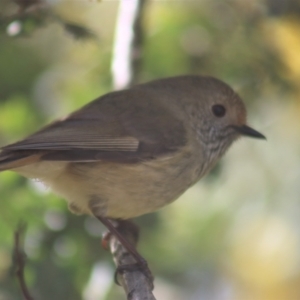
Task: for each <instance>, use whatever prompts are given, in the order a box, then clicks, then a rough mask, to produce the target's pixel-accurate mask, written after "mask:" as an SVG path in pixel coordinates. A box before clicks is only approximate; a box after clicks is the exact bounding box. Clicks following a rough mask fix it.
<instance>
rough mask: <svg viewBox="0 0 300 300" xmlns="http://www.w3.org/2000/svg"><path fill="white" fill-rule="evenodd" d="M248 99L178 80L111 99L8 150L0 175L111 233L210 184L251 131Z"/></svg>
mask: <svg viewBox="0 0 300 300" xmlns="http://www.w3.org/2000/svg"><path fill="white" fill-rule="evenodd" d="M246 115H247V112H246V107H245V105H244V103H243V101H242V99H241V98H240V97H239V96H238V94H237V93H235V92H234V91H233V89H232V88H231V87H230V86H229V85H227V84H226V83H224V82H223V81H221V80H219V79H216V78H214V77H210V76H201V75H182V76H176V77H169V78H162V79H156V80H153V81H150V82H147V83H142V84H138V85H135V86H133V87H130V88H128V89H124V90H120V91H113V92H110V93H107V94H105V95H103V96H100V97H99V98H97V99H95V100H94V101H92V102H90V103H88V104H87V105H85V106H84V107H82V108H81V109H79V110H77V111H75V112H73V113H71V114H70V115H69V116H67V117H65V118H63V119H61V120H57V121H55V122H53V123H51V124H49V125H47V126H46V127H44V128H42V129H41V130H39V131H37V132H35V133H33V134H31V135H29V136H28V137H26V138H25V139H22V140H20V141H17V142H15V143H12V144H9V145H7V146H3V147H2V148H1V152H0V171H6V170H10V171H14V172H17V173H19V174H20V175H22V176H25V177H27V178H34V179H37V180H39V181H41V182H42V183H44V184H45V185H46V186H47V187H49V188H50V189H52V190H53V192H54V193H56V194H58V195H60V196H62V197H63V198H65V199H66V200H67V202H68V204H69V208H70V210H71V211H72V212H74V213H77V214H89V215H93V216H95V217H96V218H98V219H99V220H100V221H101V222H102V223H103V224H104V225H105V226H106V227H107V228H108V229H109V231H110V232H111V233H112V234H114V235H116V236H117V238H118V239H119V240H120V242H121V243H122V244H123V245H124V247H125V248H126V249H128V250H130V252H131V253H132V254H133V256H134V257H135V258H136V260H137V261H141V258H140V256H139V254H138V253H137V251H136V250H135V249H133V247H131V245H130V243H128V242H127V241H126V240H125V239H124V238H123V237H122V235H121V234H120V233H119V232H118V230H116V228H115V226H114V225H113V220H127V219H132V218H135V217H138V216H140V215H144V214H147V213H151V212H154V211H156V210H158V209H160V208H161V207H163V206H165V205H167V204H169V203H171V202H173V201H174V200H176V199H177V198H178V197H179V196H180V195H182V194H183V193H184V192H185V191H186V190H187V189H188V188H189V187H191V186H192V185H194V184H195V183H196V182H198V181H199V180H200V179H201V178H202V177H203V176H204V175H205V174H207V173H208V172H209V171H210V170H211V169H212V168H213V167H214V165H215V164H216V163H217V161H218V160H219V159H220V158H221V157H222V156H223V155H224V153H225V152H226V150H227V149H228V148H229V147H230V146H231V144H232V143H233V142H234V141H235V140H237V139H238V138H239V137H241V136H248V137H253V138H258V139H265V136H264V135H262V134H261V133H259V132H258V131H256V130H254V129H253V128H251V127H249V126H248V125H247V122H246V118H247V116H246Z"/></svg>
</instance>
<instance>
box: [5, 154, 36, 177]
mask: <svg viewBox="0 0 300 300" xmlns="http://www.w3.org/2000/svg"><path fill="white" fill-rule="evenodd" d="M40 156H41V155H40V154H36V153H32V152H28V151H5V150H3V151H2V152H0V172H1V171H5V170H10V169H15V168H20V167H23V166H26V165H29V164H32V163H34V162H37V161H38V160H39V158H40Z"/></svg>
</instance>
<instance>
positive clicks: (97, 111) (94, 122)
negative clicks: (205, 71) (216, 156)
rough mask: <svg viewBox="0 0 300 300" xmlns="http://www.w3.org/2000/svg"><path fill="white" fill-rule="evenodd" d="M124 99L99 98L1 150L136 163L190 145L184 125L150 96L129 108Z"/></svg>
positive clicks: (46, 157) (49, 157)
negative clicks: (155, 105) (141, 103)
mask: <svg viewBox="0 0 300 300" xmlns="http://www.w3.org/2000/svg"><path fill="white" fill-rule="evenodd" d="M123 93H124V91H123ZM115 98H118V97H115ZM123 98H124V97H121V98H120V99H119V100H118V99H115V100H118V104H117V105H116V101H114V98H113V99H112V100H110V101H104V100H105V99H104V100H103V99H102V98H99V99H98V100H95V101H94V102H91V103H90V104H89V105H87V106H86V107H85V108H84V109H83V110H79V111H77V112H75V113H73V114H72V115H70V116H69V117H68V118H66V119H64V120H62V121H57V122H55V123H52V124H50V125H48V126H47V127H45V128H43V129H42V130H40V131H38V132H37V133H35V134H33V135H31V136H29V137H27V138H26V139H24V140H22V141H19V142H17V143H14V144H11V145H8V146H6V147H3V148H2V152H1V155H7V154H11V155H13V154H14V153H15V154H18V155H20V154H21V155H22V153H28V155H30V154H35V155H36V154H40V159H42V160H61V161H80V162H90V161H98V160H109V161H121V162H128V163H130V162H136V161H140V160H148V159H153V158H157V157H160V156H163V155H167V154H170V153H171V152H174V151H176V150H177V149H179V148H180V147H182V146H184V145H185V143H186V132H185V129H184V127H183V124H182V122H181V121H179V120H177V119H176V118H175V117H173V116H172V115H171V114H170V113H169V111H168V110H167V109H162V108H161V109H158V110H157V109H156V108H153V107H152V106H151V100H149V99H148V100H149V101H148V102H149V103H148V104H147V103H146V106H145V105H140V102H137V101H135V102H132V103H129V107H128V106H126V105H125V106H124V107H123V104H124V101H122V99H123ZM125 98H126V97H125ZM141 101H142V100H141ZM129 102H130V101H129ZM146 102H147V101H146ZM144 104H145V103H144ZM0 159H1V157H0Z"/></svg>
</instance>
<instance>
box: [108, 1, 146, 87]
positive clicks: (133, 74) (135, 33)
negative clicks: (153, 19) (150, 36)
mask: <svg viewBox="0 0 300 300" xmlns="http://www.w3.org/2000/svg"><path fill="white" fill-rule="evenodd" d="M145 3H146V0H122V1H121V2H120V7H119V14H118V20H117V26H116V36H115V46H114V54H113V61H112V67H111V68H112V75H113V86H114V88H115V89H117V90H118V89H123V88H126V87H128V86H130V85H132V84H135V83H136V82H137V81H138V77H139V71H140V67H141V59H142V46H143V41H144V34H143V26H142V19H143V13H144V9H145Z"/></svg>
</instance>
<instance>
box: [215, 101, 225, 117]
mask: <svg viewBox="0 0 300 300" xmlns="http://www.w3.org/2000/svg"><path fill="white" fill-rule="evenodd" d="M212 112H213V114H214V115H215V116H216V117H218V118H221V117H224V116H225V114H226V109H225V107H224V106H223V105H221V104H216V105H213V106H212Z"/></svg>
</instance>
